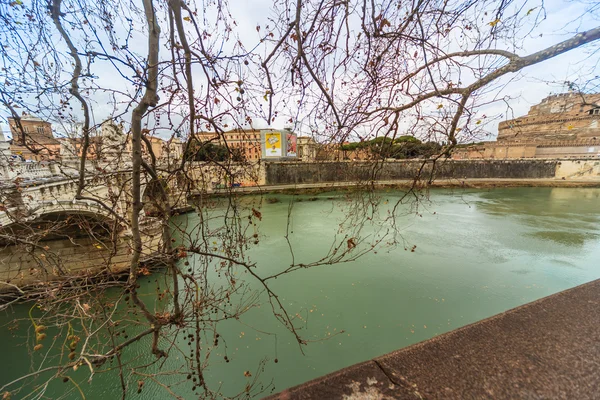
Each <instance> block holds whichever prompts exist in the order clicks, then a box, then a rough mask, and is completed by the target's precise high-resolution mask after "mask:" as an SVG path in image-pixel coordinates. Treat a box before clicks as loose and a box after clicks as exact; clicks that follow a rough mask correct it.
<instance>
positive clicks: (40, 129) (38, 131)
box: [37, 126, 44, 135]
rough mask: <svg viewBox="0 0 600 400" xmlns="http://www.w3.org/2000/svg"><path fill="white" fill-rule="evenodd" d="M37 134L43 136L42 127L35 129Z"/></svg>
mask: <svg viewBox="0 0 600 400" xmlns="http://www.w3.org/2000/svg"><path fill="white" fill-rule="evenodd" d="M37 133H39V134H42V135H43V134H44V127H43V126H38V127H37Z"/></svg>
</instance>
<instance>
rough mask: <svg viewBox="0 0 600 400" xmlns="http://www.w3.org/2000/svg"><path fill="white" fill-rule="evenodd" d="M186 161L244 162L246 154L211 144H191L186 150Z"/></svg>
mask: <svg viewBox="0 0 600 400" xmlns="http://www.w3.org/2000/svg"><path fill="white" fill-rule="evenodd" d="M185 157H186V160H189V161H209V162H210V161H216V162H222V161H226V160H229V159H231V160H233V161H244V154H243V153H242V151H241V150H240V149H235V148H229V149H228V148H227V147H225V146H222V145H219V144H214V143H211V142H198V141H193V142H191V143H190V144H189V145H188V146H187V148H186V150H185Z"/></svg>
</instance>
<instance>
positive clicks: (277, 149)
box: [265, 132, 282, 157]
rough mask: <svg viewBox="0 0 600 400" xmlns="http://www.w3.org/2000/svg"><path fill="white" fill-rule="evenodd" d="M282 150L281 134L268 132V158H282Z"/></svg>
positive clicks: (266, 135) (266, 147) (266, 146)
mask: <svg viewBox="0 0 600 400" xmlns="http://www.w3.org/2000/svg"><path fill="white" fill-rule="evenodd" d="M281 148H282V144H281V132H268V133H266V134H265V155H266V156H267V157H281V156H282V151H281Z"/></svg>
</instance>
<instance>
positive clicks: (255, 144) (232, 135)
mask: <svg viewBox="0 0 600 400" xmlns="http://www.w3.org/2000/svg"><path fill="white" fill-rule="evenodd" d="M263 130H264V129H263ZM260 132H261V130H260V129H233V130H231V131H228V132H224V133H223V136H224V137H221V136H219V135H218V134H217V133H216V132H199V133H198V138H199V139H200V141H202V142H211V143H214V144H219V145H225V144H227V147H229V149H231V150H234V149H237V150H239V151H241V153H242V154H243V155H244V156H245V159H246V160H248V161H254V160H260V159H261V147H260V140H261V139H260Z"/></svg>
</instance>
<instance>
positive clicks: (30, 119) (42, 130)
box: [8, 114, 60, 161]
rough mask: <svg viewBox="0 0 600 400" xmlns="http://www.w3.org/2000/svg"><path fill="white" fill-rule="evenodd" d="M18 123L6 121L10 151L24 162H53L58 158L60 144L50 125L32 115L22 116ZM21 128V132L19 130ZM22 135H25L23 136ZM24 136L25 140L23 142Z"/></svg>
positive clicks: (12, 120)
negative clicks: (10, 140)
mask: <svg viewBox="0 0 600 400" xmlns="http://www.w3.org/2000/svg"><path fill="white" fill-rule="evenodd" d="M19 122H20V126H19V123H17V121H16V120H15V119H14V118H9V119H8V125H9V127H10V133H11V136H12V143H11V146H10V151H11V153H12V154H16V155H19V156H21V157H23V158H24V159H26V160H36V161H43V160H53V159H56V158H58V156H59V152H60V142H59V141H58V140H57V139H56V138H55V137H54V135H53V133H52V124H51V123H49V122H46V121H44V120H42V119H41V118H38V117H35V116H33V115H27V114H26V115H23V116H22V117H21V118H20V119H19ZM21 127H22V130H21ZM23 133H24V134H25V135H23ZM23 136H25V140H23Z"/></svg>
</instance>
